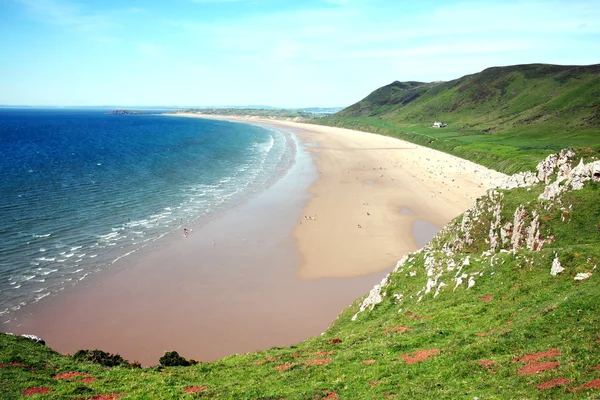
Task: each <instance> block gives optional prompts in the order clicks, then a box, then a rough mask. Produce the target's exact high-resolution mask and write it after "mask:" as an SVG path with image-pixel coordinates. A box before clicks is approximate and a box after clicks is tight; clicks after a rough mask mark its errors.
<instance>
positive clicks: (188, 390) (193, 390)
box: [183, 386, 208, 393]
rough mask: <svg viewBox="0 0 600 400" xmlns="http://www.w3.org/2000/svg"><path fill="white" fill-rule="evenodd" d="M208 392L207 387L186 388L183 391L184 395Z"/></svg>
mask: <svg viewBox="0 0 600 400" xmlns="http://www.w3.org/2000/svg"><path fill="white" fill-rule="evenodd" d="M207 390H208V386H188V387H186V388H185V389H183V391H184V392H185V393H200V392H205V391H207Z"/></svg>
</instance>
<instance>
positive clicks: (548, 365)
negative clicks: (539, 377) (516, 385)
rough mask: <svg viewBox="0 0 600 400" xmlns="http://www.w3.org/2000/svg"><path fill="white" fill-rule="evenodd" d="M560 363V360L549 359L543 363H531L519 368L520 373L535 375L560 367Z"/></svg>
mask: <svg viewBox="0 0 600 400" xmlns="http://www.w3.org/2000/svg"><path fill="white" fill-rule="evenodd" d="M559 365H560V363H559V362H558V361H548V362H542V363H535V362H532V363H529V364H526V365H525V366H524V367H521V368H519V375H534V374H539V373H540V372H544V371H549V370H551V369H554V368H556V367H558V366H559Z"/></svg>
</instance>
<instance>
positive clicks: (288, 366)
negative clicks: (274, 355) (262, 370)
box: [275, 363, 294, 371]
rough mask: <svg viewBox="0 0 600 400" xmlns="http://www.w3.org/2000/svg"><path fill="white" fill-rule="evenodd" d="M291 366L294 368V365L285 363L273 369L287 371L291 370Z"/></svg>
mask: <svg viewBox="0 0 600 400" xmlns="http://www.w3.org/2000/svg"><path fill="white" fill-rule="evenodd" d="M293 366H294V364H290V363H285V364H279V365H278V366H276V367H275V369H276V370H277V371H287V370H288V369H290V368H292V367H293Z"/></svg>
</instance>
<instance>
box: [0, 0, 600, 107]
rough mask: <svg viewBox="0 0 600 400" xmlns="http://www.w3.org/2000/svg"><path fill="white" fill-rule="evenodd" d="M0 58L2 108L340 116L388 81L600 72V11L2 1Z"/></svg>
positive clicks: (580, 7)
mask: <svg viewBox="0 0 600 400" xmlns="http://www.w3.org/2000/svg"><path fill="white" fill-rule="evenodd" d="M0 54H1V57H2V58H1V59H0V104H12V105H15V104H27V105H105V104H110V105H125V106H126V105H177V106H206V105H256V104H261V105H272V106H278V107H308V106H322V107H326V106H347V105H350V104H352V103H354V102H356V101H358V100H360V99H361V98H363V97H364V96H366V95H367V94H369V93H370V92H371V91H373V90H375V89H376V88H378V87H380V86H383V85H386V84H388V83H390V82H393V81H394V80H400V81H408V80H414V81H426V82H431V81H439V80H451V79H456V78H459V77H461V76H463V75H466V74H471V73H475V72H479V71H481V70H483V69H485V68H487V67H492V66H500V65H512V64H525V63H535V62H540V63H552V64H568V65H583V64H597V63H600V5H599V4H598V1H597V0H570V1H533V0H522V1H513V0H502V1H494V0H492V1H481V0H480V1H472V2H471V1H450V0H446V1H428V0H425V1H415V0H412V1H404V0H304V1H294V0H286V1H279V0H171V1H169V2H167V1H156V0H144V1H141V0H140V1H138V0H130V1H116V0H102V1H95V0H87V1H76V0H0Z"/></svg>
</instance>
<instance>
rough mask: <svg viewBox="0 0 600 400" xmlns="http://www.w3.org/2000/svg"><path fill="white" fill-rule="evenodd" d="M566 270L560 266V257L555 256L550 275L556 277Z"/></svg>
mask: <svg viewBox="0 0 600 400" xmlns="http://www.w3.org/2000/svg"><path fill="white" fill-rule="evenodd" d="M564 270H565V269H564V268H563V266H562V265H560V261H559V260H558V255H555V256H554V261H552V268H551V269H550V275H552V276H556V275H558V274H560V273H561V272H563V271H564Z"/></svg>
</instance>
